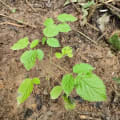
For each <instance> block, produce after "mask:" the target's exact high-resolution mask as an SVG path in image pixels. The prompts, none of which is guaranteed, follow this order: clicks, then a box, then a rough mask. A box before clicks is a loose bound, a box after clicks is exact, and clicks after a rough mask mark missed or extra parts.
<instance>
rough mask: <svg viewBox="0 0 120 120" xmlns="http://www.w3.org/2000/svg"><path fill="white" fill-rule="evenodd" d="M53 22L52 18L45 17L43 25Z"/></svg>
mask: <svg viewBox="0 0 120 120" xmlns="http://www.w3.org/2000/svg"><path fill="white" fill-rule="evenodd" d="M53 24H54V21H53V19H52V18H47V19H46V20H45V22H44V25H45V26H46V27H47V26H49V25H53Z"/></svg>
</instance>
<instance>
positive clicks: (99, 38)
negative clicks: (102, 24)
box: [97, 32, 106, 42]
mask: <svg viewBox="0 0 120 120" xmlns="http://www.w3.org/2000/svg"><path fill="white" fill-rule="evenodd" d="M105 35H106V32H105V33H103V34H102V35H101V36H100V37H98V39H97V42H99V41H100V40H101V39H102V38H103V37H104V36H105Z"/></svg>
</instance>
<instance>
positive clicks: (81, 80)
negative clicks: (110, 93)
mask: <svg viewBox="0 0 120 120" xmlns="http://www.w3.org/2000/svg"><path fill="white" fill-rule="evenodd" d="M75 86H76V92H77V94H78V95H80V96H81V97H82V98H83V99H84V100H88V101H93V102H95V101H105V100H106V88H105V85H104V84H103V81H102V80H101V79H100V78H99V77H98V76H96V75H95V74H92V73H88V74H84V75H81V74H79V75H78V76H77V77H76V78H75Z"/></svg>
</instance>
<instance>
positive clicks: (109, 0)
mask: <svg viewBox="0 0 120 120" xmlns="http://www.w3.org/2000/svg"><path fill="white" fill-rule="evenodd" d="M113 1H115V0H108V1H105V3H110V2H113Z"/></svg>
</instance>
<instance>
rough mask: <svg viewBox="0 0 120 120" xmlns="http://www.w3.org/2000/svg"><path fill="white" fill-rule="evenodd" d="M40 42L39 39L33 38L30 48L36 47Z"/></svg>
mask: <svg viewBox="0 0 120 120" xmlns="http://www.w3.org/2000/svg"><path fill="white" fill-rule="evenodd" d="M38 44H39V40H33V41H32V43H31V44H30V48H35V47H36V46H37V45H38Z"/></svg>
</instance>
